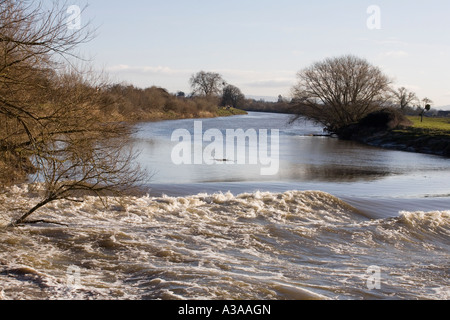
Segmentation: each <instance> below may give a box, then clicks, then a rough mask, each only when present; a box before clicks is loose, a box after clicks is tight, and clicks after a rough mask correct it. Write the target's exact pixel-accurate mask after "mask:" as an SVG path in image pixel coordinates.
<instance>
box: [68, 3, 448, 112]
mask: <svg viewBox="0 0 450 320" xmlns="http://www.w3.org/2000/svg"><path fill="white" fill-rule="evenodd" d="M69 2H70V1H69ZM74 4H77V5H80V6H84V4H87V7H86V9H85V10H84V11H83V13H82V15H81V18H82V23H83V24H84V23H86V22H88V21H90V24H91V26H92V27H95V28H96V29H97V31H96V37H95V38H94V39H93V40H92V41H91V42H89V43H88V44H85V45H83V47H82V48H81V51H82V52H83V54H85V55H87V56H89V57H90V58H91V59H92V64H93V65H94V67H95V68H98V69H99V70H100V69H101V70H104V71H105V72H106V73H107V74H108V75H109V77H110V78H111V80H112V81H115V82H126V83H129V84H132V85H135V86H137V87H142V88H145V87H149V86H153V85H155V86H159V87H163V88H166V89H168V90H169V91H170V92H177V91H184V92H186V93H189V92H190V88H189V78H190V77H191V75H192V74H194V73H196V72H198V71H201V70H204V71H210V72H218V73H220V74H221V75H222V76H223V78H224V79H225V80H226V81H227V82H228V83H230V84H233V85H235V86H237V87H239V88H240V89H241V91H242V92H243V93H244V94H245V95H246V96H248V97H266V99H267V100H270V98H269V97H277V96H278V95H280V94H281V95H282V96H284V97H289V96H290V93H291V88H292V86H293V85H294V84H295V82H296V74H297V72H299V71H300V70H302V69H303V68H306V67H308V66H310V65H311V64H312V63H314V62H317V61H321V60H323V59H325V58H328V57H336V56H341V55H346V54H353V55H356V56H358V57H361V58H365V59H367V60H368V61H369V62H370V63H372V64H373V65H375V66H378V67H380V68H381V69H382V70H383V71H384V72H385V73H386V74H387V75H388V76H389V77H391V78H392V79H393V81H394V86H395V87H406V88H408V89H410V90H412V91H414V92H416V93H417V95H418V96H419V97H420V98H425V97H428V98H430V99H432V100H433V101H434V106H435V107H443V106H448V109H449V110H450V1H448V0H427V1H424V0H420V1H419V0H416V1H403V0H389V1H381V0H371V1H364V0H353V1H352V0H342V1H339V0H318V1H303V0H276V1H274V0H270V1H269V0H237V1H236V0H227V1H217V0H189V1H188V0H183V1H181V0H164V1H156V0H128V1H123V0H121V1H116V0H108V1H106V0H86V1H85V2H82V1H81V0H80V1H79V2H74ZM374 6H375V9H377V10H375V11H374V10H372V8H374ZM445 109H447V108H445Z"/></svg>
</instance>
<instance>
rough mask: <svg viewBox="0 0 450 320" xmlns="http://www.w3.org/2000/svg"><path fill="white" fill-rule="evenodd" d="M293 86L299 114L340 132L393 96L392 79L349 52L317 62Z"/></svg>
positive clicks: (303, 72)
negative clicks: (348, 53) (391, 92)
mask: <svg viewBox="0 0 450 320" xmlns="http://www.w3.org/2000/svg"><path fill="white" fill-rule="evenodd" d="M297 78H298V82H297V84H296V85H295V86H294V87H293V89H292V94H293V98H294V99H293V101H294V102H295V108H296V109H297V113H298V115H299V116H305V117H307V118H309V119H311V120H314V121H316V122H318V123H320V124H323V125H324V126H325V127H326V129H327V130H328V131H330V132H338V131H339V130H340V129H341V128H344V127H346V126H348V125H350V124H353V123H356V122H358V121H360V120H361V119H363V118H364V117H365V116H367V115H368V114H369V113H371V112H372V111H374V110H376V109H377V108H378V107H380V106H383V105H384V104H385V103H386V102H387V101H388V99H389V92H390V87H389V86H390V84H391V80H390V79H389V77H387V76H386V75H385V74H384V73H383V72H382V71H381V69H380V68H378V67H375V66H373V65H371V64H370V63H369V62H368V61H367V60H365V59H361V58H358V57H355V56H353V55H346V56H341V57H336V58H328V59H325V60H324V61H321V62H316V63H314V64H313V65H311V66H310V67H308V68H305V69H303V70H301V71H300V72H298V74H297Z"/></svg>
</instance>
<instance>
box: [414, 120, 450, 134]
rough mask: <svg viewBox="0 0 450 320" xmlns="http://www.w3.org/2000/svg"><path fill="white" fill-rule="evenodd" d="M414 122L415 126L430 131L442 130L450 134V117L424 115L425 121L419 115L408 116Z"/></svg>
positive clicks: (441, 131)
mask: <svg viewBox="0 0 450 320" xmlns="http://www.w3.org/2000/svg"><path fill="white" fill-rule="evenodd" d="M408 119H409V120H411V121H412V122H413V123H414V128H417V129H423V130H424V131H428V132H434V131H435V132H436V133H437V132H440V133H444V132H445V133H447V134H450V118H428V117H424V118H423V122H421V121H420V117H419V116H415V117H408Z"/></svg>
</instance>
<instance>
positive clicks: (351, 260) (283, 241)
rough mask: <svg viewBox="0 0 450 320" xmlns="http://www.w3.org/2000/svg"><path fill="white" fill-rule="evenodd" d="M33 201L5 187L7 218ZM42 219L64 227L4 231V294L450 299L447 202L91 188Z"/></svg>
mask: <svg viewBox="0 0 450 320" xmlns="http://www.w3.org/2000/svg"><path fill="white" fill-rule="evenodd" d="M37 201H38V199H37V198H35V197H33V192H31V191H30V190H29V189H28V186H23V187H14V188H12V189H11V190H9V191H8V193H6V194H2V195H0V217H1V218H2V219H3V220H4V221H3V224H6V223H8V222H9V221H10V219H11V218H12V217H13V216H14V215H17V214H19V213H20V212H21V210H24V209H25V208H28V207H29V206H30V205H31V204H32V203H33V202H37ZM39 218H43V219H47V220H52V221H58V222H61V223H64V224H67V225H68V227H64V226H57V225H50V224H40V225H30V226H26V227H21V228H17V229H0V297H1V298H3V299H259V300H261V299H262V300H280V299H288V300H292V299H449V298H450V291H449V280H448V279H449V262H450V259H449V258H450V255H449V239H450V211H437V212H401V213H400V214H399V216H398V217H393V218H386V219H375V218H373V217H371V216H370V214H367V213H365V212H363V211H360V210H358V209H357V208H354V207H352V206H351V205H349V204H348V203H346V202H344V201H342V200H340V199H338V198H336V197H334V196H332V195H330V194H327V193H324V192H319V191H308V192H300V191H289V192H284V193H270V192H256V193H244V194H240V195H233V194H231V193H221V194H212V195H209V194H199V195H195V196H187V197H167V196H165V197H158V198H155V197H150V196H144V197H122V198H110V199H108V202H107V204H106V206H105V204H104V203H103V202H102V201H101V200H100V199H99V198H97V197H84V202H82V203H79V202H70V201H66V200H61V201H57V202H55V203H53V204H51V205H49V206H48V207H46V208H45V209H43V210H42V211H41V212H40V216H39ZM373 266H377V267H378V268H379V270H381V274H380V275H379V276H380V279H379V280H380V287H379V288H375V289H374V288H371V287H370V286H369V285H368V278H369V276H370V274H368V273H367V270H368V269H369V268H370V267H373ZM73 270H76V271H77V273H76V275H77V277H78V278H77V280H78V282H76V286H73V283H74V282H73V280H74V273H73V272H72V271H73Z"/></svg>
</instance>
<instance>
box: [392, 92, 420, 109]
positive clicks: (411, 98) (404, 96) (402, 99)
mask: <svg viewBox="0 0 450 320" xmlns="http://www.w3.org/2000/svg"><path fill="white" fill-rule="evenodd" d="M392 93H393V99H394V101H393V102H394V104H395V105H398V106H399V107H400V109H401V110H403V111H404V110H405V109H406V108H408V107H410V106H411V104H414V103H417V102H418V100H419V99H418V98H417V95H416V94H415V93H414V92H411V91H409V90H408V89H406V88H405V87H401V88H398V89H397V90H393V92H392Z"/></svg>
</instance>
